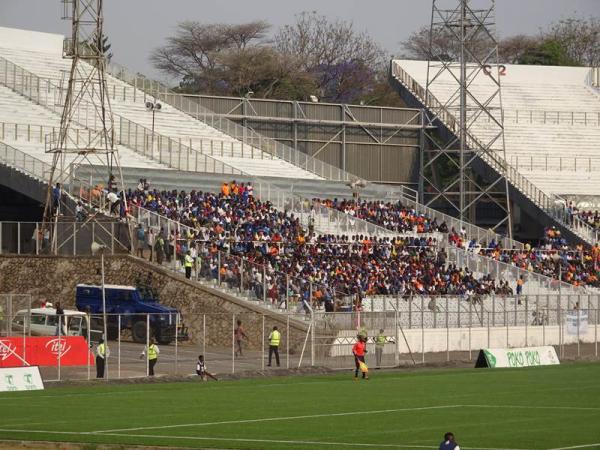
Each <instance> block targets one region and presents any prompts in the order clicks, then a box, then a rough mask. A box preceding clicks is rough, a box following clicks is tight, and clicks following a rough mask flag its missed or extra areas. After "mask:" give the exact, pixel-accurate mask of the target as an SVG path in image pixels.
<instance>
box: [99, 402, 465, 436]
mask: <svg viewBox="0 0 600 450" xmlns="http://www.w3.org/2000/svg"><path fill="white" fill-rule="evenodd" d="M451 408H460V405H438V406H423V407H419V408H397V409H379V410H372V411H351V412H343V413H329V414H307V415H302V416H283V417H281V416H280V417H265V418H262V419H241V420H224V421H221V422H196V423H181V424H175V425H160V426H152V427H134V428H117V429H113V430H99V431H96V432H95V433H96V434H104V433H118V432H121V431H142V430H165V429H170V428H187V427H206V426H211V425H231V424H239V423H255V422H277V421H281V420H296V419H316V418H321V417H344V416H361V415H368V414H385V413H393V412H411V411H426V410H429V409H451Z"/></svg>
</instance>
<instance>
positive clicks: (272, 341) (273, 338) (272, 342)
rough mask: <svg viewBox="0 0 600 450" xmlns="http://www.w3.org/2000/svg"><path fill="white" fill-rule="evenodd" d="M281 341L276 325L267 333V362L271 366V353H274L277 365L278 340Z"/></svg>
mask: <svg viewBox="0 0 600 450" xmlns="http://www.w3.org/2000/svg"><path fill="white" fill-rule="evenodd" d="M280 341H281V333H280V332H279V330H278V329H277V327H273V331H271V333H270V334H269V364H268V366H269V367H271V358H272V357H273V354H275V361H276V362H277V367H279V342H280Z"/></svg>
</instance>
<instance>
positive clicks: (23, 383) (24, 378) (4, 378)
mask: <svg viewBox="0 0 600 450" xmlns="http://www.w3.org/2000/svg"><path fill="white" fill-rule="evenodd" d="M41 389H44V383H43V381H42V377H41V376H40V370H39V369H38V368H37V367H36V366H32V367H11V368H10V369H8V368H0V392H12V391H39V390H41Z"/></svg>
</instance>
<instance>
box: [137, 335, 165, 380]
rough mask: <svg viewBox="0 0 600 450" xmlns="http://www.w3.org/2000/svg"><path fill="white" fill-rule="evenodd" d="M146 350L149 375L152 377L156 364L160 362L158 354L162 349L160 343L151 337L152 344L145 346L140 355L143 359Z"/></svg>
mask: <svg viewBox="0 0 600 450" xmlns="http://www.w3.org/2000/svg"><path fill="white" fill-rule="evenodd" d="M146 351H147V353H148V375H150V376H151V377H153V376H154V366H155V365H156V363H157V362H158V355H159V354H160V349H159V348H158V345H156V344H155V343H154V339H150V345H148V347H147V348H146V347H144V350H143V351H142V354H141V355H140V359H142V358H143V357H144V356H145V355H146Z"/></svg>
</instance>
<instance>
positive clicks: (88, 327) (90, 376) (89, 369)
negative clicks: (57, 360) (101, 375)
mask: <svg viewBox="0 0 600 450" xmlns="http://www.w3.org/2000/svg"><path fill="white" fill-rule="evenodd" d="M36 236H37V235H36ZM85 320H86V322H87V323H86V325H87V343H88V347H91V342H92V340H91V335H92V327H91V324H92V321H91V319H90V314H89V313H86V315H85ZM23 333H25V327H23ZM23 348H25V346H23ZM104 357H105V358H106V354H105V355H104ZM86 359H87V379H88V381H89V380H90V379H91V378H92V364H91V363H90V355H87V357H86Z"/></svg>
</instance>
